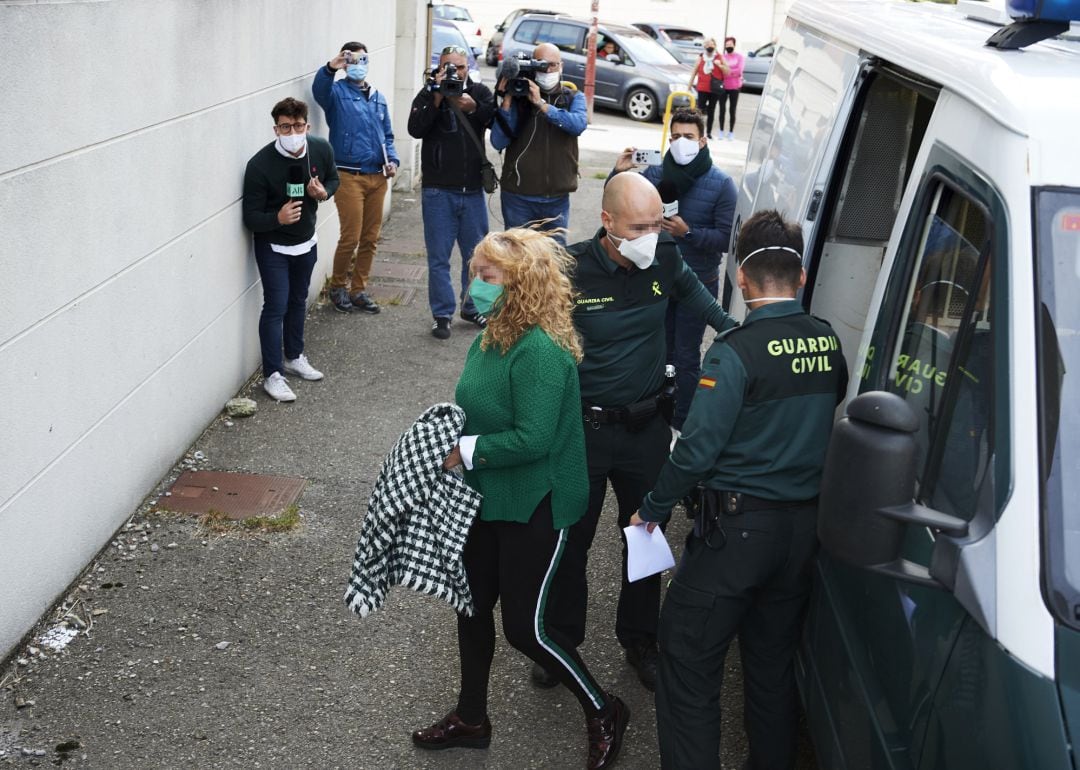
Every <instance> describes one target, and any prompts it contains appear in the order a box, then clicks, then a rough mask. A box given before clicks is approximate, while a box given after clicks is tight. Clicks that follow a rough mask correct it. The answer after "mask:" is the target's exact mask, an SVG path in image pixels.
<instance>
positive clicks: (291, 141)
mask: <svg viewBox="0 0 1080 770" xmlns="http://www.w3.org/2000/svg"><path fill="white" fill-rule="evenodd" d="M278 142H279V143H280V144H281V149H283V150H285V152H291V153H292V154H293V155H295V154H296V153H298V152H300V150H302V149H304V144H305V143H306V142H307V134H289V135H288V136H279V137H278Z"/></svg>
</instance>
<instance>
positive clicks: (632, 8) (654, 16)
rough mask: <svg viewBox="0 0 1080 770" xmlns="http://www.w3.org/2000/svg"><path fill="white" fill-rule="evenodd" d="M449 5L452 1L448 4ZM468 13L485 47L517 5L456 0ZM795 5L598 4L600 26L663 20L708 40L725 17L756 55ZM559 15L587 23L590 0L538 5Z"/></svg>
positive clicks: (734, 0)
mask: <svg viewBox="0 0 1080 770" xmlns="http://www.w3.org/2000/svg"><path fill="white" fill-rule="evenodd" d="M449 2H451V0H448V3H449ZM453 2H456V3H457V4H459V5H463V6H465V7H466V8H468V9H469V12H470V13H471V14H472V17H473V19H474V20H476V21H477V23H479V25H480V27H481V29H482V30H483V35H484V42H485V44H486V43H487V40H488V39H489V38H490V37H491V33H492V32H493V31H494V29H495V25H496V24H498V23H499V22H501V21H502V20H503V19H505V18H506V15H507V14H508V13H509V12H510V11H512V10H513V9H514V8H516V7H519V6H517V5H508V4H507V3H506V2H505V1H504V0H453ZM792 2H793V0H717V1H716V2H709V3H703V2H701V0H599V7H600V12H599V17H600V19H601V20H602V21H608V22H618V23H623V24H630V23H632V22H635V21H665V22H668V23H670V24H684V25H686V26H687V27H690V28H691V29H698V30H701V31H702V32H704V33H705V34H706V35H710V36H713V37H716V38H720V37H721V36H723V35H724V29H725V24H724V22H725V18H726V20H727V30H728V34H730V35H734V36H735V37H736V38H737V39H738V41H739V50H741V51H743V52H745V51H752V50H753V49H755V48H757V47H758V46H760V45H762V44H764V43H767V42H768V41H770V40H772V39H773V38H774V37H775V36H776V34H777V33H778V32H779V30H780V27H781V26H783V22H784V16H785V15H786V14H787V9H788V8H789V7H790V6H791V4H792ZM535 6H536V7H544V8H547V9H550V10H553V11H559V12H561V13H568V14H571V15H574V16H581V17H585V18H587V17H588V16H589V15H590V9H591V7H592V3H591V0H545V2H543V3H536V4H535Z"/></svg>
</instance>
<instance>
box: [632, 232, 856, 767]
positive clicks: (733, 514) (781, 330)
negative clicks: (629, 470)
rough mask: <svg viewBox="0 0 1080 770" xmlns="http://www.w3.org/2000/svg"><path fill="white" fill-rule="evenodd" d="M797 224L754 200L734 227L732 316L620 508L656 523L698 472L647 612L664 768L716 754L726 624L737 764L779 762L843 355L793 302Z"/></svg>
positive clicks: (791, 725)
mask: <svg viewBox="0 0 1080 770" xmlns="http://www.w3.org/2000/svg"><path fill="white" fill-rule="evenodd" d="M802 250H803V239H802V232H801V230H800V228H799V226H798V225H796V224H790V223H787V222H785V221H784V219H783V217H782V216H781V215H780V214H779V213H778V212H776V211H762V212H759V213H757V214H755V215H754V216H753V217H751V218H750V219H749V220H748V221H747V222H746V224H744V225H743V227H742V229H741V231H740V233H739V239H738V246H737V248H736V258H737V259H738V261H739V267H738V270H737V273H736V275H737V283H738V286H739V288H740V289H741V290H742V292H743V297H744V299H745V301H746V305H747V306H748V307H749V308H750V312H749V314H748V315H747V316H746V320H745V321H743V324H742V326H740V327H738V328H737V329H734V330H732V331H730V332H727V333H725V334H721V335H719V336H718V337H717V339H716V341H715V342H714V343H713V344H712V346H711V347H710V348H709V351H708V353H706V355H705V363H704V365H703V366H702V373H701V379H700V380H699V382H698V387H697V391H696V392H695V394H694V400H693V403H692V405H691V407H690V413H689V415H688V416H687V419H686V424H685V430H684V431H683V434H682V437H681V438H680V439H679V441H678V443H676V444H675V449H674V451H673V452H672V454H671V457H670V458H669V459H668V461H667V463H666V464H665V465H664V467H663V469H662V470H661V471H660V475H659V477H658V478H657V481H656V484H655V486H654V487H653V490H652V491H651V492H649V493H648V494H647V495H646V496H645V499H644V500H643V501H642V503H641V510H640V511H639V512H638V513H636V514H634V516H633V517H632V518H631V523H633V524H645V525H646V526H649V527H650V528H651V527H653V526H655V524H654V523H652V522H662V521H664V520H666V519H667V518H668V516H669V515H670V513H671V508H672V506H674V505H675V503H676V501H678V500H679V499H681V498H682V497H684V496H685V495H687V494H689V493H690V492H691V491H693V490H694V489H695V487H696V486H697V485H698V484H699V483H703V484H704V490H703V491H702V494H701V501H700V506H699V511H698V513H697V516H696V518H695V522H694V531H693V533H691V535H690V536H689V537H688V538H687V543H686V549H685V551H684V552H683V556H682V560H681V561H680V562H679V566H678V567H677V568H676V571H675V575H674V577H673V579H672V580H671V583H670V585H669V587H668V592H667V596H666V597H665V599H664V605H663V609H661V611H660V627H659V645H660V661H659V665H658V676H657V688H656V720H657V732H658V735H659V739H660V759H661V764H662V766H663V767H664V768H668V769H671V768H679V769H681V770H706V769H707V768H719V767H720V707H719V702H720V687H721V683H722V682H723V679H724V658H725V656H726V655H727V650H728V645H729V644H730V642H731V640H732V639H733V638H734V636H735V635H736V634H738V635H739V652H740V655H741V658H742V664H743V676H744V680H745V693H746V701H745V720H744V721H745V724H746V732H747V736H748V738H749V743H750V757H749V760H748V762H747V764H746V767H749V768H770V769H772V768H791V767H793V766H794V761H795V737H796V725H797V722H798V711H797V694H796V690H795V675H794V670H793V659H794V654H795V648H796V646H797V645H798V640H799V633H800V627H801V625H802V618H803V614H804V611H805V608H806V602H807V598H808V597H809V594H810V567H811V561H812V559H813V556H814V554H815V552H816V550H817V535H816V519H817V495H818V487H819V485H820V482H821V471H822V467H823V466H824V464H825V450H826V447H827V446H828V441H829V433H830V432H831V431H832V424H833V413H834V410H835V408H836V405H837V404H838V403H840V401H841V400H842V399H843V395H844V391H845V390H846V387H847V367H846V365H845V363H844V357H843V354H842V353H841V350H840V342H839V340H838V339H837V337H836V334H835V333H834V332H833V330H832V328H831V327H830V326H829V325H828V324H827V323H825V322H824V321H821V320H819V319H817V318H814V317H812V316H810V315H807V313H806V312H805V311H804V310H803V308H802V305H801V303H800V302H799V301H798V300H796V299H795V297H796V295H797V294H798V291H799V289H800V288H802V286H803V285H804V284H805V283H806V272H805V271H804V270H803V268H802Z"/></svg>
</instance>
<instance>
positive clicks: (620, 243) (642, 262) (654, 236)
mask: <svg viewBox="0 0 1080 770" xmlns="http://www.w3.org/2000/svg"><path fill="white" fill-rule="evenodd" d="M608 239H609V240H610V241H611V242H612V244H614V246H615V248H617V249H618V250H619V253H620V254H622V255H623V256H624V257H626V258H627V259H629V260H630V261H631V262H633V263H634V265H635V266H636V267H637V268H638V270H645V269H646V268H647V267H649V266H650V265H652V263H653V261H654V260H655V259H656V243H657V241H659V240H660V233H646V234H645V235H642V236H640V237H638V238H633V239H631V238H620V237H618V236H617V235H612V234H611V233H608Z"/></svg>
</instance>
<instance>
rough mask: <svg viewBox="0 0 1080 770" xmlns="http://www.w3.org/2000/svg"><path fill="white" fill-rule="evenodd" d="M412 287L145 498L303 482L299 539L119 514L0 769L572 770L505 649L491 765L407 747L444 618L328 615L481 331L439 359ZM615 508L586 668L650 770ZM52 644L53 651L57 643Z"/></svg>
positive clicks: (564, 746)
mask: <svg viewBox="0 0 1080 770" xmlns="http://www.w3.org/2000/svg"><path fill="white" fill-rule="evenodd" d="M608 122H611V121H610V120H609V121H608ZM613 144H619V142H618V141H617V140H613ZM612 161H613V155H611V154H610V153H600V152H586V153H584V154H583V164H582V177H583V179H582V189H581V191H580V192H579V193H578V194H577V195H575V196H574V201H573V205H574V208H573V213H572V216H571V220H572V223H573V229H572V233H571V237H572V238H574V239H579V238H583V237H587V236H588V235H590V234H591V232H592V230H593V229H594V227H595V226H596V225H597V223H598V218H599V199H600V192H601V185H602V182H601V181H600V180H598V179H596V178H595V177H596V176H597V175H601V176H602V175H603V174H605V173H606V171H607V170H608V169H609V168H610V166H611V163H612ZM492 211H493V212H497V211H498V206H497V203H493V206H492ZM497 220H498V218H497V217H493V221H492V228H493V229H494V228H495V227H498V226H499V225H498V224H497ZM419 221H420V215H419V199H418V194H417V195H410V194H402V193H398V194H395V196H394V212H393V215H392V217H391V219H390V220H389V221H388V223H387V225H386V227H385V228H384V231H383V237H384V243H383V245H382V246H381V247H380V251H379V254H378V256H377V259H380V260H387V261H392V262H399V263H409V264H422V263H423V257H422V253H421V248H422V240H421V238H422V236H421V234H420V231H419ZM330 247H331V244H325V248H330ZM424 287H425V284H419V285H418V291H417V293H416V296H415V299H413V300H412V301H411V302H410V303H408V304H404V305H397V306H387V307H385V308H384V310H383V312H382V313H381V314H380V315H377V316H362V315H358V314H355V315H350V316H344V315H340V314H337V313H335V312H333V310H332V308H331V307H330V306H329V305H327V304H320V305H318V306H316V307H315V308H313V310H312V312H311V315H310V319H309V324H308V332H307V337H308V341H307V352H308V355H309V357H310V358H311V360H312V362H313V363H314V364H315V366H316V367H318V368H320V369H321V370H322V371H324V372H325V373H326V379H325V380H324V381H323V382H318V383H308V382H294V389H295V390H296V391H297V395H298V400H297V401H296V403H295V404H291V405H279V404H276V403H274V402H272V401H270V400H269V399H268V398H267V397H266V396H265V395H264V394H263V393H262V390H261V388H260V387H258V386H257V384H254V383H252V384H249V386H248V387H247V388H245V389H244V391H243V392H242V393H241V394H240V395H249V396H250V397H252V398H254V399H255V400H256V401H257V402H258V405H259V409H258V412H257V414H256V415H255V416H253V417H251V418H247V419H236V420H232V421H227V420H226V419H225V418H224V417H222V418H220V419H218V420H217V421H215V422H214V423H213V424H211V425H210V426H209V427H208V428H207V430H206V432H205V433H204V434H203V435H202V437H201V438H200V439H199V440H198V442H197V443H196V444H195V445H194V446H193V447H191V448H190V449H189V451H188V452H187V454H186V455H185V456H184V458H183V459H182V460H181V462H180V463H178V465H177V467H176V468H174V469H173V472H172V473H171V474H169V476H168V477H167V478H166V479H165V480H163V482H162V486H161V487H160V488H159V489H158V490H154V494H153V495H152V496H151V498H149V499H152V498H154V497H156V495H157V494H158V493H160V492H161V491H163V490H164V489H166V488H167V486H168V484H170V483H171V482H172V481H173V480H174V479H175V478H176V476H177V475H178V473H179V472H180V471H182V470H184V469H186V468H199V469H207V470H223V471H245V472H255V473H267V474H279V475H289V476H301V477H304V478H306V479H307V480H308V486H307V488H306V490H305V491H304V493H303V496H302V497H301V500H300V503H301V514H302V521H301V523H300V525H299V526H298V527H297V528H296V529H294V530H292V531H289V532H285V533H278V534H266V533H244V534H238V533H226V534H220V533H213V532H210V531H208V530H205V529H204V528H202V527H201V526H200V525H199V523H198V522H197V521H196V520H195V519H194V518H192V517H187V516H181V515H176V514H164V513H154V512H151V511H149V509H148V506H144V507H143V508H141V509H140V510H139V511H136V512H134V513H133V516H132V518H131V520H130V522H129V523H128V524H127V525H126V526H125V527H124V528H123V529H122V530H121V531H120V532H118V533H117V534H116V536H115V540H114V541H113V542H112V543H111V544H110V545H108V546H107V547H106V548H105V549H104V550H103V551H102V552H101V554H100V555H99V557H98V558H97V560H96V561H95V562H94V563H93V564H92V565H89V566H88V568H87V571H86V573H85V574H84V576H83V577H82V578H81V579H80V581H79V582H78V585H77V587H75V588H73V590H72V592H71V594H70V595H69V596H68V597H67V598H66V599H65V600H64V602H63V603H62V604H61V605H60V606H58V607H57V608H56V610H55V611H54V613H53V614H51V615H50V616H49V617H48V618H45V619H43V621H42V624H41V626H40V627H39V629H38V631H37V632H36V633H35V635H34V640H33V641H31V642H30V645H29V646H23V647H22V648H20V649H19V650H18V651H17V652H16V654H15V655H14V656H13V657H12V658H11V659H10V660H9V661H8V662H7V663H6V665H5V666H4V667H3V668H2V669H0V688H2V692H0V696H2V697H0V765H4V766H8V765H10V766H23V765H26V766H34V765H46V764H53V765H63V766H65V767H79V768H82V767H86V768H158V767H161V768H176V767H199V768H217V767H222V768H227V767H247V768H250V767H274V768H277V767H283V768H284V767H287V768H301V767H302V768H332V767H352V768H476V767H490V768H563V767H580V766H582V765H583V762H584V753H585V744H586V740H585V730H584V724H583V719H582V716H581V713H580V711H579V709H578V706H577V703H576V701H575V700H574V699H573V697H572V696H570V694H569V693H567V692H565V691H564V690H562V689H561V688H557V689H555V690H537V689H535V688H533V687H532V686H531V684H530V683H529V679H528V673H529V665H528V662H527V661H526V660H524V659H523V658H522V656H520V655H519V654H518V653H516V652H515V651H513V650H512V649H510V648H509V647H508V646H507V645H506V644H505V642H503V641H502V640H501V639H500V642H499V648H498V652H497V656H496V660H495V665H494V669H493V671H492V683H491V704H490V716H491V721H492V723H493V725H494V736H493V742H492V744H491V748H490V749H489V750H488V751H485V752H480V751H469V750H455V751H448V752H443V753H439V754H435V755H431V754H427V753H424V752H420V751H418V750H416V749H414V748H413V747H412V745H411V743H410V741H409V733H410V732H411V730H413V729H415V728H417V727H421V726H424V725H426V724H428V723H430V722H432V721H434V720H435V719H437V718H439V717H441V716H442V715H443V713H445V712H446V711H447V710H449V708H450V707H451V706H452V705H453V703H454V699H455V693H456V682H457V662H456V654H455V653H456V634H455V623H454V615H453V612H452V611H451V610H450V609H449V608H448V607H447V606H446V605H443V604H441V603H440V602H438V601H437V600H434V599H432V598H430V597H426V596H420V595H418V594H414V593H412V592H409V591H406V590H404V589H394V590H393V591H392V592H391V594H390V596H389V600H388V602H387V604H386V605H385V607H384V608H383V609H381V610H380V611H379V612H377V613H375V614H374V615H372V616H371V617H369V618H366V619H364V620H361V619H359V618H357V617H355V616H353V615H352V614H351V613H349V612H348V611H347V610H346V608H345V606H344V604H343V602H342V595H343V592H344V588H345V581H346V578H347V576H348V571H349V568H350V565H351V559H352V553H353V548H354V546H355V542H356V536H357V533H358V531H359V526H360V519H361V515H362V511H363V510H364V507H365V504H366V500H367V496H368V493H369V492H370V488H371V485H372V483H373V481H374V478H375V476H376V474H377V471H378V467H379V465H380V463H381V461H382V458H383V456H384V455H385V453H386V451H387V450H388V448H389V447H390V446H391V445H392V443H393V442H394V441H395V440H396V438H397V436H398V435H399V434H400V432H401V431H402V430H404V429H405V428H406V427H408V425H409V424H411V422H412V420H413V419H414V418H415V417H416V416H417V415H418V414H419V413H420V412H422V411H423V410H424V409H425V408H426V407H427V406H428V405H430V404H431V403H434V402H437V401H446V400H452V399H453V389H454V384H455V383H456V381H457V377H458V374H459V373H460V370H461V366H462V362H463V360H464V356H465V351H466V350H467V348H468V345H469V344H470V343H471V341H472V338H473V337H474V335H475V333H476V332H475V330H474V329H473V328H471V327H468V326H467V325H466V324H464V323H461V322H459V323H456V324H455V325H454V327H453V337H452V338H451V339H450V340H449V342H446V343H440V342H439V341H437V340H434V339H433V338H432V337H431V336H430V334H429V326H430V317H429V314H428V311H427V306H426V290H425V288H424ZM252 322H253V323H254V319H252ZM294 380H295V378H294ZM196 453H199V454H196ZM120 461H122V459H121V460H120ZM612 497H613V496H610V495H609V502H610V505H609V510H608V511H606V512H605V524H604V525H603V526H602V528H601V531H600V533H599V534H598V537H597V541H596V543H595V544H594V546H593V550H592V559H591V564H590V573H591V574H590V585H591V587H592V590H591V598H592V601H591V605H590V606H591V613H590V618H589V622H590V626H589V638H588V641H587V642H586V644H585V646H584V648H583V649H582V653H583V655H584V657H585V659H586V661H588V663H589V665H590V667H591V668H592V670H593V672H594V674H595V675H596V676H597V678H598V679H599V680H600V681H601V683H603V684H604V685H605V686H606V687H608V688H610V689H611V690H613V691H614V692H616V693H618V694H619V695H620V696H621V697H623V699H624V700H626V702H627V703H628V704H629V706H630V708H631V710H632V713H633V717H632V720H631V723H630V729H629V731H628V733H627V737H626V743H625V746H624V749H623V754H622V757H621V759H620V762H619V766H620V767H624V768H653V767H657V766H658V759H657V753H656V734H655V721H654V714H653V706H652V697H651V694H650V693H648V692H646V691H645V690H644V689H643V688H642V687H641V686H640V684H639V683H638V682H637V679H636V677H635V675H634V672H633V671H632V670H631V669H630V668H629V666H627V665H626V663H625V662H624V661H623V658H622V654H621V650H620V649H619V647H618V644H617V643H616V642H615V640H614V635H613V625H614V611H615V601H616V592H617V587H618V578H617V574H618V569H619V558H618V538H617V534H616V531H615V526H614V523H613V522H614V510H613V509H612V508H611V506H613V502H614V501H613V499H612ZM686 529H687V526H686V522H685V520H681V519H678V520H676V521H675V522H674V525H673V527H672V528H671V530H669V534H671V542H672V544H673V546H675V548H676V550H677V551H678V550H680V549H681V540H682V538H683V536H684V535H685V532H686ZM677 555H678V554H676V556H677ZM65 617H67V618H68V623H69V625H70V626H72V627H73V628H74V629H75V630H78V631H79V634H78V636H77V637H75V638H74V640H72V641H70V644H68V645H67V646H66V647H63V649H62V650H61V651H59V652H53V651H50V649H49V648H48V647H47V646H45V644H44V642H43V641H42V637H43V635H44V634H46V632H49V631H50V630H52V629H56V628H57V626H58V624H59V623H60V621H62V620H63V619H64V618H65ZM50 638H51V639H52V640H54V641H57V642H59V643H61V644H62V643H63V642H64V641H65V639H64V638H63V637H62V636H57V635H56V633H55V632H54V634H53V636H52V637H50ZM728 679H729V681H728V684H727V687H726V693H727V695H726V701H727V703H726V711H725V725H726V727H727V730H726V734H725V744H724V749H723V758H724V766H725V767H737V766H738V765H739V763H741V761H742V758H743V756H744V751H745V746H744V738H743V735H742V731H741V726H740V720H741V707H740V701H741V682H740V681H739V680H738V661H737V654H733V655H732V656H731V660H730V663H729V677H728ZM807 761H808V762H809V761H810V760H807ZM807 766H811V765H809V764H807Z"/></svg>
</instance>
